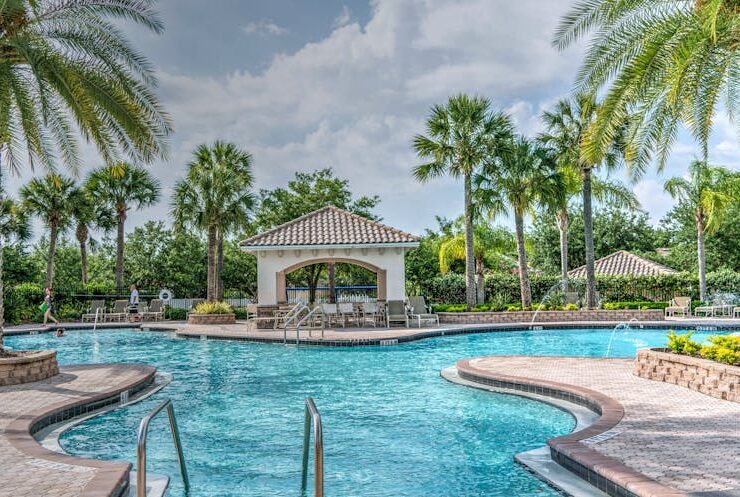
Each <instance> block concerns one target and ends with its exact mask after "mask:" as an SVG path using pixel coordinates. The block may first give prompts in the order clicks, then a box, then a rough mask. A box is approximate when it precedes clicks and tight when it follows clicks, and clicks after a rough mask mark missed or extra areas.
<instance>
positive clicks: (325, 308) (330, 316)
mask: <svg viewBox="0 0 740 497" xmlns="http://www.w3.org/2000/svg"><path fill="white" fill-rule="evenodd" d="M321 316H322V317H321V320H322V326H324V327H326V325H327V324H328V325H329V326H331V325H332V324H339V311H338V310H337V304H327V303H323V304H321Z"/></svg>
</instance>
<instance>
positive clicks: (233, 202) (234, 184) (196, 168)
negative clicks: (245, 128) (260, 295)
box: [171, 141, 255, 301]
mask: <svg viewBox="0 0 740 497" xmlns="http://www.w3.org/2000/svg"><path fill="white" fill-rule="evenodd" d="M253 184H254V177H253V175H252V156H251V154H249V153H248V152H245V151H243V150H240V149H239V148H238V147H237V146H236V145H234V144H233V143H224V142H221V141H217V142H215V143H214V144H213V145H211V146H208V145H200V146H199V147H198V148H197V149H196V150H195V152H194V153H193V160H192V161H191V162H190V163H189V164H188V173H187V176H186V177H185V179H182V180H180V181H178V182H177V184H176V185H175V191H174V194H173V196H172V201H171V211H172V215H173V217H174V218H175V226H176V228H177V229H182V228H183V227H185V226H192V227H194V228H195V229H198V230H202V231H205V232H206V233H207V237H208V291H207V296H208V300H211V301H212V300H219V299H221V298H223V294H222V292H223V286H222V284H221V283H220V281H221V271H220V270H221V267H222V264H223V262H222V261H223V241H224V236H225V235H226V234H227V233H229V232H231V231H235V230H237V229H240V228H244V227H245V226H246V224H247V223H248V221H249V217H250V215H251V213H252V210H253V209H254V206H255V196H254V194H253V192H252V185H253Z"/></svg>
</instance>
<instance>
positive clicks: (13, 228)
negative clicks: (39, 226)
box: [0, 197, 31, 243]
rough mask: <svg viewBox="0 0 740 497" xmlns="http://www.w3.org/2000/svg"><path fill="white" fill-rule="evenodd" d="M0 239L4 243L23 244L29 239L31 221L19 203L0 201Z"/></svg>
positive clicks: (5, 199) (9, 200)
mask: <svg viewBox="0 0 740 497" xmlns="http://www.w3.org/2000/svg"><path fill="white" fill-rule="evenodd" d="M0 238H2V239H3V241H4V242H10V241H15V242H17V243H18V242H24V241H26V240H28V239H29V238H31V220H30V219H29V217H28V213H27V212H26V211H25V210H24V209H23V207H22V206H21V204H20V203H18V202H16V201H14V200H13V199H12V198H8V197H6V198H3V199H0Z"/></svg>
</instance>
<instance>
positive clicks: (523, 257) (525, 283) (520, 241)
mask: <svg viewBox="0 0 740 497" xmlns="http://www.w3.org/2000/svg"><path fill="white" fill-rule="evenodd" d="M514 224H515V226H516V250H517V253H518V255H519V288H520V291H521V294H522V307H525V308H526V307H532V288H531V286H530V284H529V271H528V269H527V251H526V249H525V247H524V214H523V213H522V212H521V211H519V210H515V211H514Z"/></svg>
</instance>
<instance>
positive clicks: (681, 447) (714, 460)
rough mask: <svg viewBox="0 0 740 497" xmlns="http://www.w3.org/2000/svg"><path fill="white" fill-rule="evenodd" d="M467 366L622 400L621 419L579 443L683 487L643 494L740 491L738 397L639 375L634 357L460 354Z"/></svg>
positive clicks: (716, 494)
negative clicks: (716, 395) (708, 393)
mask: <svg viewBox="0 0 740 497" xmlns="http://www.w3.org/2000/svg"><path fill="white" fill-rule="evenodd" d="M460 368H464V370H470V371H473V372H478V373H480V374H481V375H484V376H486V377H489V378H500V379H504V380H505V381H515V382H516V381H517V379H521V380H524V382H526V383H529V384H537V385H542V386H546V387H547V386H549V387H550V388H553V385H555V388H557V385H558V384H560V385H564V386H572V387H575V388H568V389H567V391H570V392H576V393H577V394H579V395H581V394H582V393H583V392H585V393H583V395H585V396H586V397H590V396H592V395H593V392H595V393H596V394H601V395H603V396H606V397H608V398H609V399H612V400H613V401H615V402H614V405H616V406H619V405H620V404H621V407H622V408H623V411H624V414H623V417H622V418H621V420H619V418H618V417H617V421H618V422H617V424H616V426H614V427H613V428H611V429H610V430H609V431H608V432H607V433H606V435H604V436H601V437H599V436H596V437H594V436H593V434H590V435H589V437H590V438H589V439H588V440H581V442H580V443H581V444H584V443H585V444H587V447H589V448H590V449H593V450H595V451H596V452H597V453H599V454H602V455H604V456H607V457H609V458H613V459H615V460H616V461H619V462H621V463H622V464H623V465H625V466H627V467H628V468H631V469H633V470H635V471H636V472H638V473H641V474H643V475H646V476H648V477H649V478H651V479H653V480H655V481H657V482H658V483H660V484H662V485H665V486H666V487H671V488H673V489H676V490H677V491H678V492H676V493H664V492H659V491H656V492H655V493H653V492H651V493H648V494H641V493H638V492H635V493H636V494H637V495H650V496H653V495H656V496H657V495H692V496H694V495H695V496H697V497H698V496H707V497H709V496H712V497H720V496H727V497H730V496H733V497H735V496H740V404H739V403H735V402H729V401H723V400H718V399H715V398H713V397H709V396H706V395H703V394H700V393H698V392H695V391H692V390H689V389H686V388H683V387H679V386H677V385H670V384H667V383H662V382H656V381H650V380H646V379H642V378H639V377H637V376H635V375H634V374H633V373H632V368H633V361H632V360H623V359H586V358H570V357H538V358H536V359H533V358H532V357H524V356H514V357H511V356H509V357H483V358H476V359H470V360H467V361H461V362H460V363H458V369H460ZM589 391H590V392H592V393H591V394H589ZM610 414H611V413H610ZM605 416H607V414H606V413H605ZM550 445H551V446H552V445H553V444H550ZM581 453H584V451H583V449H581ZM598 464H600V465H601V467H602V468H608V466H609V464H608V463H605V462H604V461H599V463H598Z"/></svg>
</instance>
